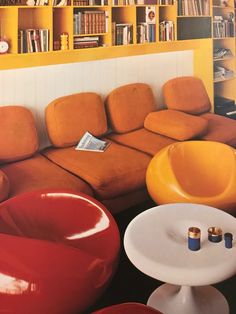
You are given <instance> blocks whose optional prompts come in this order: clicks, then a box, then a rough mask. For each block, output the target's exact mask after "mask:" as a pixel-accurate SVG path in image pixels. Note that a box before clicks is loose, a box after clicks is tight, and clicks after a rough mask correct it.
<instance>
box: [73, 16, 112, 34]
mask: <svg viewBox="0 0 236 314" xmlns="http://www.w3.org/2000/svg"><path fill="white" fill-rule="evenodd" d="M73 18H74V19H73V23H74V34H75V35H79V34H97V33H106V32H107V30H108V12H107V11H99V10H89V11H78V12H75V13H74V16H73Z"/></svg>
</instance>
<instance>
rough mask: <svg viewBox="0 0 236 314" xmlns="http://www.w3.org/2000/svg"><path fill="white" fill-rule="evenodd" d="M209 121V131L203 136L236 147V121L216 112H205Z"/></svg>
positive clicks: (204, 116) (203, 116) (208, 139)
mask: <svg viewBox="0 0 236 314" xmlns="http://www.w3.org/2000/svg"><path fill="white" fill-rule="evenodd" d="M201 117H202V118H204V119H206V120H207V122H208V132H207V134H206V135H204V136H202V139H204V140H207V141H216V142H221V143H225V144H228V145H230V146H233V147H236V121H235V120H232V119H230V118H227V117H223V116H219V115H217V114H214V113H204V114H202V115H201Z"/></svg>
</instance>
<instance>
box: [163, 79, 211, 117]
mask: <svg viewBox="0 0 236 314" xmlns="http://www.w3.org/2000/svg"><path fill="white" fill-rule="evenodd" d="M163 96H164V100H165V103H166V106H167V107H168V109H174V110H180V111H183V112H186V113H190V114H200V113H204V112H207V111H210V108H211V103H210V99H209V97H208V94H207V91H206V89H205V86H204V84H203V82H202V81H201V80H200V79H199V78H197V77H192V76H183V77H177V78H174V79H171V80H169V81H168V82H166V83H165V84H164V86H163Z"/></svg>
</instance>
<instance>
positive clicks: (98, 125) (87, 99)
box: [46, 93, 107, 147]
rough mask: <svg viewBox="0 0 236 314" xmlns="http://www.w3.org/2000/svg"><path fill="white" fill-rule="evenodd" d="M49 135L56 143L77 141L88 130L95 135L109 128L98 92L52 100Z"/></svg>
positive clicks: (48, 117)
mask: <svg viewBox="0 0 236 314" xmlns="http://www.w3.org/2000/svg"><path fill="white" fill-rule="evenodd" d="M46 126H47V130H48V135H49V138H50V140H51V142H52V144H53V145H54V146H56V147H69V146H73V145H75V144H77V143H78V141H79V139H80V138H81V137H82V136H83V134H84V133H85V132H86V131H89V132H90V133H92V134H93V135H94V136H101V135H103V134H104V133H106V132H107V120H106V113H105V108H104V104H103V102H102V99H101V97H100V96H99V95H98V94H96V93H78V94H73V95H69V96H64V97H60V98H57V99H55V100H54V101H52V102H51V103H50V104H49V105H48V106H47V108H46Z"/></svg>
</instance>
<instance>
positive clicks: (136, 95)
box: [105, 83, 156, 133]
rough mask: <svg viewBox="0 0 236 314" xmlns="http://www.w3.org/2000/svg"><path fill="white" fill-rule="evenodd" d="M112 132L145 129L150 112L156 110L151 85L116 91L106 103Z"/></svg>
mask: <svg viewBox="0 0 236 314" xmlns="http://www.w3.org/2000/svg"><path fill="white" fill-rule="evenodd" d="M105 105H106V110H107V115H108V118H109V121H110V126H111V128H112V130H113V131H114V132H116V133H126V132H130V131H133V130H135V129H139V128H142V127H143V123H144V119H145V117H146V115H147V114H148V113H149V112H150V111H154V110H156V105H155V99H154V96H153V93H152V90H151V88H150V86H149V85H147V84H144V83H134V84H128V85H124V86H121V87H118V88H116V89H114V90H113V91H112V92H111V93H110V94H109V95H108V96H107V98H106V101H105Z"/></svg>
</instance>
